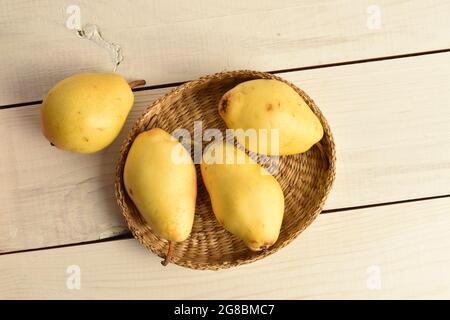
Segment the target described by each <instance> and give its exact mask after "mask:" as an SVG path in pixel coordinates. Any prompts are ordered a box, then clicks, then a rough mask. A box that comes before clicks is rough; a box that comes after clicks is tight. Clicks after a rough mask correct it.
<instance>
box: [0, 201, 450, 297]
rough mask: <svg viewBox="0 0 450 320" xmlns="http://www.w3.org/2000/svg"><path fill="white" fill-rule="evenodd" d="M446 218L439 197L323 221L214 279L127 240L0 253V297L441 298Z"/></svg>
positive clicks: (445, 284) (449, 278)
mask: <svg viewBox="0 0 450 320" xmlns="http://www.w3.org/2000/svg"><path fill="white" fill-rule="evenodd" d="M449 212H450V198H444V199H436V200H428V201H419V202H412V203H404V204H397V205H389V206H381V207H374V208H368V209H360V210H352V211H346V212H342V213H339V214H338V213H330V214H323V215H320V216H319V217H318V218H317V221H315V222H314V223H313V224H312V225H311V227H310V228H308V229H307V230H306V231H305V232H304V233H302V234H301V235H300V237H299V238H298V239H296V240H295V241H294V242H293V243H291V244H290V245H289V246H288V247H286V248H284V249H282V250H281V251H280V252H278V253H276V254H274V255H272V256H269V257H268V258H266V259H263V260H261V261H258V262H255V263H253V264H251V265H246V266H241V267H239V268H235V269H231V270H224V271H216V272H214V271H193V270H190V269H185V268H181V267H178V266H174V265H169V266H168V267H167V268H163V267H162V266H161V265H160V263H159V260H160V259H159V258H158V257H156V256H154V255H152V254H150V253H148V252H147V251H146V250H145V249H144V248H143V247H141V246H140V245H139V244H138V242H137V241H136V240H134V239H129V240H118V241H110V242H105V243H99V244H90V245H83V246H74V247H66V248H58V249H49V250H41V251H36V252H27V253H16V254H11V255H4V256H0V283H2V285H1V286H0V298H1V299H14V298H27V299H28V298H32V299H36V298H37V299H44V298H58V299H79V298H87V299H93V298H95V299H111V298H113V299H298V298H302V299H317V298H320V299H326V298H339V299H350V298H370V299H378V298H404V299H416V298H433V299H436V298H439V299H448V298H450V273H449V272H448V270H449V269H450V237H449V236H448V235H449V233H448V230H450V214H449ZM72 265H75V266H79V268H80V276H81V277H80V280H81V281H80V289H79V290H77V289H68V287H67V286H66V281H67V279H68V277H69V276H70V275H68V274H67V273H66V270H67V268H68V267H69V266H72ZM71 268H73V267H71ZM69 270H73V269H69ZM72 279H73V278H72ZM72 283H73V282H72ZM212 284H214V285H212ZM72 288H73V287H72Z"/></svg>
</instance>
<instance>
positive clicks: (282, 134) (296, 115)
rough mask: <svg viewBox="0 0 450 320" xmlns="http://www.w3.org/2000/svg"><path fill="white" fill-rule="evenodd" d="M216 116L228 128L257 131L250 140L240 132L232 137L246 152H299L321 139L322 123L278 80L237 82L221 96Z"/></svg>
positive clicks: (270, 153)
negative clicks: (276, 130) (218, 116)
mask: <svg viewBox="0 0 450 320" xmlns="http://www.w3.org/2000/svg"><path fill="white" fill-rule="evenodd" d="M219 114H220V116H221V117H222V119H223V120H224V121H225V123H226V125H227V127H228V128H231V129H242V130H244V131H245V130H248V129H256V132H257V135H256V136H255V137H256V138H255V139H253V140H251V139H248V138H246V136H245V135H244V134H242V132H239V133H238V134H235V137H236V139H237V140H238V141H239V142H240V143H241V144H242V145H244V146H245V147H246V149H247V150H250V151H253V152H256V153H260V154H266V155H290V154H296V153H302V152H305V151H307V150H308V149H310V148H311V147H312V146H313V145H314V144H315V143H317V142H318V141H320V140H321V139H322V136H323V128H322V124H321V123H320V120H319V119H318V118H317V116H316V115H315V114H314V112H312V110H311V109H310V108H309V106H308V104H307V103H306V102H305V101H304V100H303V98H302V97H301V96H300V95H299V94H298V93H297V92H296V91H295V90H294V89H293V88H291V87H290V86H289V85H287V84H286V83H284V82H281V81H278V80H269V79H257V80H250V81H246V82H242V83H240V84H239V85H237V86H236V87H234V88H233V89H231V90H229V91H228V92H227V93H225V95H224V96H223V97H222V99H221V100H220V103H219ZM259 129H266V132H264V131H259ZM271 129H278V134H275V133H274V134H273V135H272V134H271V133H272V132H271V131H270V130H271ZM266 133H267V135H266ZM247 137H248V135H247ZM264 138H266V140H265V141H266V142H264V141H263V139H264ZM277 144H278V145H277Z"/></svg>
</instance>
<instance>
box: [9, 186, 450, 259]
mask: <svg viewBox="0 0 450 320" xmlns="http://www.w3.org/2000/svg"><path fill="white" fill-rule="evenodd" d="M449 197H450V194H448V195H442V196H435V197H426V198H417V199H407V200H400V201H393V202H385V203H376V204H371V205H365V206H357V207H348V208H338V209H328V210H323V211H322V212H321V213H320V214H332V213H337V212H344V211H351V210H360V209H368V208H374V207H383V206H390V205H396V204H402V203H410V202H419V201H429V200H436V199H443V198H449ZM125 239H133V235H132V234H131V232H127V233H124V234H121V235H118V236H113V237H110V238H105V239H99V240H92V241H83V242H74V243H68V244H63V245H58V246H48V247H40V248H33V249H25V250H16V251H9V252H4V253H1V252H0V256H6V255H10V254H17V253H24V252H33V251H40V250H51V249H60V248H67V247H76V246H85V245H90V244H96V243H103V242H110V241H118V240H125Z"/></svg>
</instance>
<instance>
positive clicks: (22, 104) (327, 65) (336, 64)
mask: <svg viewBox="0 0 450 320" xmlns="http://www.w3.org/2000/svg"><path fill="white" fill-rule="evenodd" d="M445 52H450V48H449V49H441V50H432V51H425V52H415V53H406V54H399V55H393V56H385V57H378V58H369V59H360V60H351V61H345V62H336V63H326V64H319V65H313V66H306V67H299V68H290V69H281V70H274V71H267V72H268V73H271V74H279V73H289V72H296V71H304V70H314V69H322V68H331V67H339V66H346V65H351V64H359V63H370V62H376V61H383V60H393V59H404V58H412V57H418V56H424V55H430V54H438V53H445ZM189 81H192V80H187V81H180V82H172V83H162V84H157V85H150V86H143V87H138V88H134V89H132V91H134V92H138V91H145V90H154V89H164V88H170V87H178V86H180V85H182V84H184V83H186V82H189ZM41 103H42V100H37V101H29V102H22V103H15V104H9V105H3V106H0V110H1V109H8V108H17V107H26V106H31V105H35V104H41Z"/></svg>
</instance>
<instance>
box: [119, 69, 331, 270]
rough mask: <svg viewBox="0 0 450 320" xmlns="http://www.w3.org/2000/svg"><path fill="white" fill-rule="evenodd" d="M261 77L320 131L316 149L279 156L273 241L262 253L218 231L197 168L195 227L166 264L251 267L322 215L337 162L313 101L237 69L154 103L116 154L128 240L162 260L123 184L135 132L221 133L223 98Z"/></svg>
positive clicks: (162, 248) (162, 251)
mask: <svg viewBox="0 0 450 320" xmlns="http://www.w3.org/2000/svg"><path fill="white" fill-rule="evenodd" d="M261 78H262V79H276V80H280V81H283V82H285V83H287V84H288V85H290V86H291V87H292V88H294V90H295V91H297V92H298V93H299V94H300V95H301V96H302V97H303V99H304V100H305V101H306V102H307V103H308V105H309V106H310V108H311V109H312V110H313V111H314V113H315V114H316V115H317V116H318V117H319V119H320V121H321V122H322V125H323V128H324V137H323V139H322V140H321V141H320V145H317V146H314V147H312V148H311V149H310V150H309V151H307V152H306V153H303V154H297V155H292V156H282V157H280V160H279V164H278V170H277V172H276V174H275V177H276V178H277V180H278V181H279V183H280V185H281V187H282V189H283V192H284V196H285V212H284V219H283V224H282V227H281V232H280V236H279V238H278V241H277V242H276V243H275V244H274V245H273V246H272V247H270V248H269V249H267V250H264V251H260V252H252V251H250V250H249V249H248V248H247V247H246V246H245V244H244V242H242V241H241V240H240V239H238V238H237V237H235V236H233V235H232V234H231V233H229V232H227V231H226V230H225V229H224V228H223V227H222V226H220V225H219V223H218V222H217V221H216V218H215V216H214V214H213V212H212V209H211V203H210V199H209V195H208V193H207V191H206V189H205V187H204V185H203V182H202V178H201V174H200V170H199V165H196V168H197V183H198V195H197V207H196V213H195V219H194V226H193V229H192V232H191V235H190V237H189V238H188V239H187V240H185V241H183V242H180V243H175V244H174V248H173V252H172V257H171V262H172V263H175V264H177V265H180V266H183V267H188V268H193V269H210V270H217V269H222V268H229V267H233V266H238V265H241V264H245V263H250V262H253V261H255V260H258V259H261V258H264V257H266V256H268V255H269V254H272V253H274V252H275V251H278V250H279V249H281V248H282V247H284V246H286V245H287V244H289V243H290V242H291V241H292V240H293V239H295V238H296V237H297V236H298V235H299V233H300V232H302V231H303V230H304V229H305V228H306V227H307V226H308V225H310V224H311V222H312V221H313V220H314V219H315V218H316V217H317V215H318V214H319V213H320V212H321V210H322V207H323V204H324V201H325V199H326V197H327V195H328V193H329V191H330V189H331V186H332V184H333V181H334V177H335V173H336V169H335V162H336V159H335V146H334V142H333V137H332V135H331V131H330V128H329V126H328V124H327V121H326V120H325V118H324V117H323V115H322V113H321V112H320V110H319V109H318V108H317V106H316V105H315V103H314V101H313V100H312V99H311V98H310V97H308V95H307V94H306V93H305V92H303V91H302V90H300V89H299V88H297V87H296V86H294V85H293V84H291V83H289V82H287V81H286V80H283V79H281V78H279V77H277V76H274V75H272V74H269V73H263V72H256V71H249V70H239V71H231V72H222V73H216V74H212V75H208V76H205V77H202V78H200V79H198V80H195V81H191V82H188V83H185V84H183V85H181V86H179V87H177V88H175V89H174V90H172V91H171V92H169V93H168V94H166V95H165V96H163V97H162V98H160V99H158V100H157V101H155V102H154V103H153V104H152V105H151V106H150V107H149V108H147V109H146V110H145V111H144V113H143V114H142V115H141V117H140V118H139V119H138V121H137V122H136V123H135V125H134V127H133V128H132V129H131V131H130V132H129V134H128V136H127V138H126V139H125V141H124V142H123V144H122V147H121V150H120V157H119V160H118V162H117V166H116V183H115V191H116V198H117V203H118V205H119V207H120V209H121V211H122V213H123V215H124V217H125V219H126V221H127V223H128V226H129V228H130V230H131V232H132V233H133V235H134V236H135V237H136V238H137V239H138V240H139V241H140V243H141V244H142V245H143V246H144V247H146V248H147V249H149V250H151V251H152V252H154V253H155V254H157V255H158V256H160V257H162V258H164V257H165V256H166V253H167V250H168V242H167V241H166V240H164V239H160V238H159V237H158V236H156V235H155V234H154V233H153V232H152V230H151V229H150V228H149V227H148V225H147V224H146V223H145V222H144V220H143V218H142V217H141V215H140V214H139V212H138V211H137V209H136V207H135V206H134V204H133V202H132V201H131V199H130V198H129V197H128V195H127V193H126V191H125V187H124V183H123V169H124V165H125V160H126V157H127V154H128V151H129V149H130V147H131V144H132V142H133V140H134V139H135V137H136V136H137V135H138V134H139V133H140V132H142V131H145V130H149V129H151V128H154V127H159V128H161V129H164V130H166V131H167V132H173V130H174V129H177V128H185V129H188V130H189V131H190V133H191V136H192V137H193V127H194V125H193V122H194V121H196V120H202V121H203V130H205V129H207V128H217V129H220V130H222V131H223V130H225V129H226V127H225V125H224V123H223V121H222V119H221V118H220V116H219V113H218V110H217V109H218V104H219V100H220V98H221V97H222V95H223V94H224V93H225V92H227V91H228V90H229V89H231V88H233V87H234V86H236V85H237V84H239V83H241V82H243V81H247V80H252V79H261ZM204 145H205V143H204ZM192 149H193V148H192Z"/></svg>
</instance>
